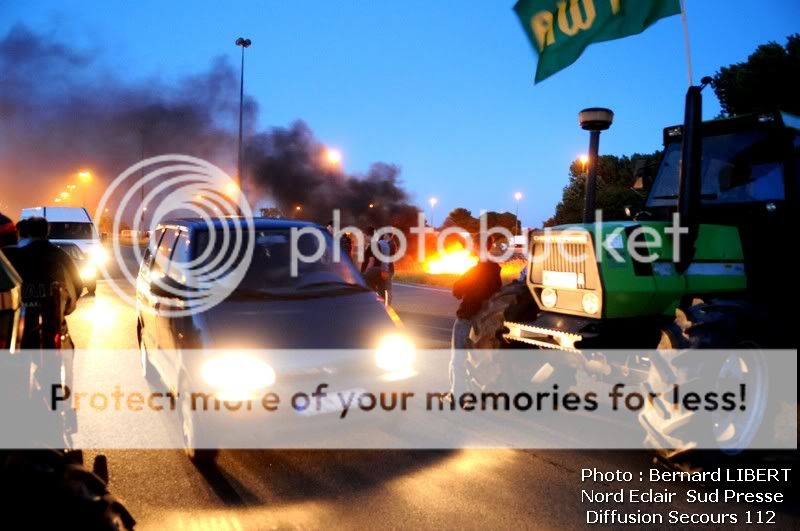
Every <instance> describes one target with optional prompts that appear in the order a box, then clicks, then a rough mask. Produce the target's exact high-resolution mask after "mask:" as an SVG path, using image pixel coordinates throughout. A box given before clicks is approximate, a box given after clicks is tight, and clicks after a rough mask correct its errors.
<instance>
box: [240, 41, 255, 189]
mask: <svg viewBox="0 0 800 531" xmlns="http://www.w3.org/2000/svg"><path fill="white" fill-rule="evenodd" d="M252 43H253V42H252V41H251V40H250V39H245V38H243V37H239V38H238V39H236V46H241V47H242V69H241V76H240V78H239V146H238V151H239V156H238V159H237V164H236V167H237V172H238V173H239V175H238V176H237V179H238V181H239V183H238V184H239V189H240V190H241V188H242V164H243V162H242V116H243V115H244V49H245V48H249V47H250V45H251V44H252Z"/></svg>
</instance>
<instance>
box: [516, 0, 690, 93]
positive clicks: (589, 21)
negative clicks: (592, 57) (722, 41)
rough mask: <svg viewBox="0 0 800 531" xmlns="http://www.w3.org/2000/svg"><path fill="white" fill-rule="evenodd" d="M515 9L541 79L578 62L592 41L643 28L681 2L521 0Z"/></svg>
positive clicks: (674, 10)
mask: <svg viewBox="0 0 800 531" xmlns="http://www.w3.org/2000/svg"><path fill="white" fill-rule="evenodd" d="M514 11H516V13H517V16H519V19H520V21H521V22H522V27H523V28H524V29H525V33H526V34H527V35H528V38H529V39H530V40H531V42H532V43H533V47H534V49H535V50H536V53H537V54H539V63H538V65H537V66H536V82H537V83H538V82H539V81H541V80H543V79H545V78H548V77H550V76H552V75H553V74H555V73H556V72H558V71H559V70H561V69H563V68H566V67H568V66H569V65H571V64H572V63H574V62H575V61H577V60H578V57H580V55H581V54H582V53H583V50H585V49H586V47H587V46H589V45H590V44H592V43H593V42H601V41H609V40H612V39H620V38H622V37H627V36H628V35H636V34H637V33H641V32H643V31H644V30H645V29H647V28H648V27H649V26H651V25H652V24H653V23H655V22H656V21H657V20H659V19H661V18H664V17H669V16H671V15H677V14H678V13H680V12H681V6H680V0H519V1H518V2H517V4H516V5H515V6H514Z"/></svg>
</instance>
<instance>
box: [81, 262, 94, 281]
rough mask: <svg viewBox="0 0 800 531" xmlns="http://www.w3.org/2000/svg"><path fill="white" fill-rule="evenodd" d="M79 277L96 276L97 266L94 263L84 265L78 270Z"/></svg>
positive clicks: (87, 278) (90, 277)
mask: <svg viewBox="0 0 800 531" xmlns="http://www.w3.org/2000/svg"><path fill="white" fill-rule="evenodd" d="M80 274H81V279H83V280H91V279H93V278H96V277H97V268H96V267H95V266H94V264H89V265H85V266H83V267H82V268H81V270H80Z"/></svg>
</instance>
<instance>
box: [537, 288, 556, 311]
mask: <svg viewBox="0 0 800 531" xmlns="http://www.w3.org/2000/svg"><path fill="white" fill-rule="evenodd" d="M539 297H540V298H541V299H542V304H543V305H544V307H545V308H552V307H553V306H555V305H556V303H557V302H558V294H557V293H556V290H554V289H553V288H544V289H543V290H542V293H541V294H540V295H539Z"/></svg>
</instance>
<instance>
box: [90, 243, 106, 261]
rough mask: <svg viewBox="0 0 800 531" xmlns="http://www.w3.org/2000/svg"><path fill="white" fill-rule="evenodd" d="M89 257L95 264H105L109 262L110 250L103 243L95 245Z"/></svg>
mask: <svg viewBox="0 0 800 531" xmlns="http://www.w3.org/2000/svg"><path fill="white" fill-rule="evenodd" d="M89 259H90V260H91V261H92V263H94V264H95V265H100V264H105V263H106V262H108V251H107V250H106V248H105V247H103V246H102V245H95V246H94V247H92V248H91V249H90V250H89Z"/></svg>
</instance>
